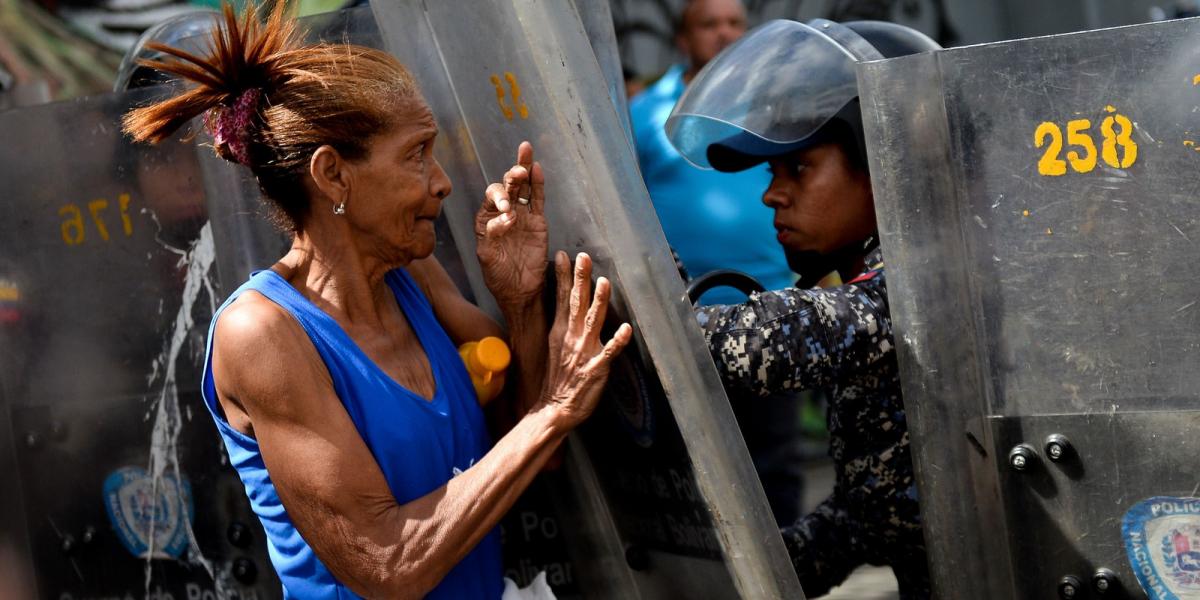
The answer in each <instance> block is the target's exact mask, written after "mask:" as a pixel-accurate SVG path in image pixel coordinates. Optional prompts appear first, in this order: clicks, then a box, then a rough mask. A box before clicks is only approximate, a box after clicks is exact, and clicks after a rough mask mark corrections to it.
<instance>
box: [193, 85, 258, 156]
mask: <svg viewBox="0 0 1200 600" xmlns="http://www.w3.org/2000/svg"><path fill="white" fill-rule="evenodd" d="M260 98H262V90H261V89H260V88H250V89H248V90H246V91H244V92H242V94H241V95H240V96H238V98H237V100H235V101H234V102H233V105H232V106H214V107H213V108H211V109H209V111H208V115H207V116H206V117H205V119H204V121H205V124H206V126H207V127H208V131H209V133H211V134H212V136H213V141H215V142H216V143H217V147H218V148H219V147H220V146H221V144H225V147H226V148H229V153H230V154H232V155H233V159H234V161H235V162H237V163H238V164H241V165H245V166H247V167H248V166H250V152H249V146H250V132H251V121H252V120H253V119H254V116H255V115H256V114H257V113H258V101H259V99H260Z"/></svg>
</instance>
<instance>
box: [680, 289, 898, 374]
mask: <svg viewBox="0 0 1200 600" xmlns="http://www.w3.org/2000/svg"><path fill="white" fill-rule="evenodd" d="M696 318H697V320H698V321H699V322H700V326H701V327H702V328H703V329H704V338H705V340H707V341H708V348H709V351H710V352H711V353H712V356H713V360H714V361H716V363H717V370H718V371H719V372H720V374H721V380H722V381H723V382H724V383H725V386H726V388H729V389H736V390H741V391H749V392H752V393H755V394H758V395H760V396H765V395H768V394H771V393H774V392H779V391H783V390H802V389H816V388H824V387H828V386H829V385H830V384H831V383H832V382H833V381H834V380H836V379H838V378H839V377H841V375H842V374H844V373H845V372H846V371H847V370H852V369H858V368H861V367H863V366H865V365H868V364H871V363H873V362H875V361H877V360H879V359H880V358H883V357H884V356H886V355H887V353H888V352H891V351H892V348H893V343H892V320H891V317H890V316H889V314H888V304H887V288H886V285H885V282H884V275H883V271H882V270H880V271H874V272H872V273H870V274H869V275H868V276H864V278H860V280H857V282H856V283H851V284H846V285H841V286H837V287H833V288H828V289H809V290H801V289H795V288H792V289H786V290H776V291H771V292H763V293H759V294H754V295H752V296H751V297H750V300H749V301H748V302H746V303H744V304H733V305H716V306H704V307H699V308H697V309H696Z"/></svg>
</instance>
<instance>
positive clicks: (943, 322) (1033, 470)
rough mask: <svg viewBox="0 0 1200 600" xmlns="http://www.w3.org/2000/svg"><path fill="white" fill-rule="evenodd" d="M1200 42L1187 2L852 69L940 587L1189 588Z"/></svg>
mask: <svg viewBox="0 0 1200 600" xmlns="http://www.w3.org/2000/svg"><path fill="white" fill-rule="evenodd" d="M1198 42H1200V21H1196V20H1185V21H1174V22H1167V23H1161V24H1152V25H1143V26H1133V27H1125V28H1119V29H1111V30H1103V31H1095V32H1085V33H1080V34H1071V35H1061V36H1053V37H1046V38H1036V39H1028V40H1019V41H1012V42H1003V43H997V44H988V45H982V46H973V47H967V48H960V49H950V50H944V51H939V52H936V53H931V54H922V55H917V56H911V57H905V58H899V59H895V60H890V61H882V62H875V63H868V64H865V65H861V66H860V68H859V83H860V89H861V91H862V106H863V117H864V127H865V132H866V137H867V140H868V144H869V146H870V148H869V154H870V166H871V177H872V183H873V187H874V193H875V202H876V206H877V210H878V214H879V226H880V233H881V234H882V246H883V248H884V253H885V257H886V260H887V264H888V277H889V282H888V283H889V287H890V289H889V298H890V302H891V310H892V316H893V319H894V323H895V333H896V335H895V339H896V343H897V346H898V348H897V350H898V353H899V359H900V366H901V369H902V378H903V383H904V394H905V396H904V397H905V405H906V408H907V410H908V421H909V424H910V429H911V433H912V435H913V441H912V444H913V448H914V456H915V462H916V468H917V476H918V483H919V488H920V494H921V506H922V516H923V518H924V520H925V537H926V541H927V543H928V545H929V559H930V563H931V568H932V572H933V576H934V580H935V592H937V595H938V597H941V598H1054V597H1061V598H1140V597H1144V596H1145V595H1149V596H1150V597H1152V598H1176V597H1179V598H1184V597H1187V598H1191V597H1195V595H1194V594H1195V593H1196V590H1197V589H1198V588H1200V577H1198V576H1197V574H1198V573H1200V563H1198V562H1197V561H1196V558H1197V557H1198V556H1200V555H1198V554H1196V551H1197V550H1200V545H1198V544H1197V541H1200V516H1198V514H1197V513H1198V512H1200V501H1197V500H1195V499H1194V497H1195V496H1197V491H1196V487H1197V486H1196V477H1195V473H1194V471H1193V470H1192V467H1191V459H1192V458H1193V457H1195V456H1196V455H1197V454H1198V453H1200V441H1198V440H1200V438H1198V437H1197V436H1196V435H1195V433H1194V429H1193V428H1194V424H1195V423H1196V422H1197V421H1198V420H1200V412H1198V411H1197V407H1198V406H1200V403H1197V395H1198V393H1200V392H1198V390H1200V369H1197V368H1196V366H1197V364H1198V362H1197V360H1198V358H1200V350H1198V343H1197V341H1196V336H1195V333H1194V332H1193V330H1192V327H1195V326H1196V325H1197V323H1200V305H1198V304H1197V292H1198V291H1200V286H1197V283H1196V279H1195V277H1194V276H1193V275H1192V274H1191V273H1190V270H1189V269H1188V268H1187V265H1189V263H1190V257H1191V254H1192V252H1194V249H1195V245H1194V243H1193V239H1195V238H1197V236H1200V210H1198V206H1197V203H1196V200H1195V197H1194V196H1195V189H1196V184H1195V177H1196V176H1195V173H1196V167H1197V166H1198V165H1200V153H1197V142H1198V141H1200V139H1198V137H1197V136H1198V133H1197V132H1200V117H1198V116H1197V110H1198V109H1197V106H1198V105H1200V87H1197V84H1198V83H1200V77H1197V73H1200V68H1198V65H1200V44H1198ZM1143 589H1144V590H1145V593H1143Z"/></svg>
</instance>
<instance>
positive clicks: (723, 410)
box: [0, 0, 802, 600]
mask: <svg viewBox="0 0 1200 600" xmlns="http://www.w3.org/2000/svg"><path fill="white" fill-rule="evenodd" d="M587 4H589V3H588V2H583V1H582V0H581V2H580V5H581V6H582V5H587ZM473 8H475V10H476V11H478V12H479V14H478V15H475V14H473V17H478V18H479V21H478V22H475V21H474V19H472V21H473V23H471V24H463V23H460V22H459V21H460V19H459V16H460V15H457V14H454V13H453V11H452V9H451V7H449V6H441V5H436V6H430V7H425V6H422V5H419V4H418V3H413V2H409V3H403V4H398V5H394V6H392V5H389V6H386V7H377V9H378V10H382V11H383V12H385V13H388V14H387V15H384V21H385V23H386V22H389V21H388V18H395V17H396V16H397V15H400V16H401V17H403V16H405V15H407V16H409V17H412V18H413V20H411V21H408V22H403V23H402V24H400V25H397V24H396V23H397V22H396V21H390V22H392V23H393V25H392V27H391V28H386V27H385V28H384V31H387V32H388V33H389V35H387V36H384V35H382V34H381V32H380V29H379V28H378V27H376V25H375V19H374V17H373V16H372V14H371V12H370V10H369V9H357V10H350V11H344V12H340V13H335V14H330V15H322V16H319V17H315V18H311V19H307V20H306V23H305V27H306V28H307V30H308V31H309V35H310V37H312V38H324V39H333V40H337V41H350V42H353V43H359V44H364V45H368V46H374V47H387V48H388V49H390V50H392V51H393V52H395V53H396V54H397V55H399V56H400V58H401V59H402V60H404V61H405V62H406V63H407V64H408V65H409V66H410V68H412V69H413V71H414V72H415V73H416V75H417V77H418V79H419V81H420V82H421V84H422V87H423V89H424V91H425V94H426V97H427V99H428V100H429V101H430V104H431V106H432V107H433V108H434V110H435V112H436V113H437V115H438V119H439V123H440V125H441V127H442V132H443V133H442V135H441V136H440V137H439V141H438V146H437V149H436V151H437V153H438V157H439V159H440V160H441V161H442V163H443V164H444V165H446V167H447V170H448V171H449V173H450V175H451V177H452V179H453V181H454V183H455V189H456V192H455V194H454V196H453V197H452V198H451V200H450V201H449V202H448V203H447V204H446V210H445V215H444V217H445V218H444V219H443V221H442V222H440V223H439V243H438V248H437V250H436V252H437V253H438V256H439V258H440V260H441V262H442V263H443V264H444V265H445V266H446V268H447V270H448V271H449V272H450V273H451V275H452V276H453V277H454V278H455V280H456V282H458V283H459V285H460V287H462V288H463V289H464V291H465V292H466V293H467V294H468V295H469V296H471V295H474V296H475V299H476V300H477V301H479V302H480V303H482V305H483V306H484V307H485V308H488V309H490V310H491V311H492V312H493V314H495V312H496V311H495V310H494V304H493V303H492V300H491V297H490V296H489V295H488V294H487V293H486V290H485V288H484V286H483V285H482V278H481V276H480V274H479V272H478V265H477V263H476V261H475V260H474V259H473V256H474V236H473V232H472V231H471V220H472V215H473V212H474V210H475V208H476V206H477V205H478V202H479V199H481V198H482V193H483V189H484V187H485V185H486V182H487V181H488V180H489V179H495V178H497V177H498V176H499V175H500V174H501V173H502V172H503V171H504V169H505V168H507V166H508V164H509V163H510V162H511V161H512V156H511V155H512V153H513V149H514V148H515V147H516V144H517V143H518V142H519V141H520V140H522V139H530V140H532V141H533V142H534V143H535V145H536V147H537V148H538V154H539V158H540V159H541V160H542V162H543V163H544V164H545V166H546V168H547V171H548V173H550V182H549V183H548V186H547V187H548V193H549V196H550V197H551V198H552V200H551V202H557V203H556V204H553V205H551V206H550V207H549V210H548V217H549V219H550V221H551V223H552V227H553V232H554V236H553V239H552V244H553V245H554V247H555V248H556V249H557V248H563V249H567V250H569V251H575V250H584V249H586V250H587V251H589V252H590V253H591V254H592V255H593V257H594V258H595V260H596V265H597V271H598V273H601V274H605V275H608V276H609V277H610V278H612V279H613V280H614V282H615V284H616V286H617V288H618V291H619V292H620V294H619V296H618V297H617V298H616V301H615V304H616V305H615V307H614V311H613V312H614V313H616V315H615V316H614V320H617V319H623V320H630V321H632V322H633V323H634V324H635V325H636V326H637V329H638V342H639V344H638V348H636V349H634V348H631V349H630V350H629V351H627V354H626V358H625V359H623V362H622V363H621V364H620V365H619V366H618V368H617V369H616V371H617V374H615V375H614V377H613V382H612V383H611V384H610V390H609V392H608V394H607V397H606V399H605V400H604V402H603V403H602V406H601V408H600V409H598V410H597V413H596V415H595V416H594V418H593V419H592V420H591V422H590V423H589V424H588V425H587V426H586V427H585V428H584V430H583V431H581V433H580V435H579V436H577V437H576V438H574V439H573V441H572V442H571V443H570V444H569V450H570V460H568V464H567V468H566V469H564V470H563V471H560V472H558V473H550V474H546V475H543V476H542V477H540V478H539V480H538V481H537V482H535V484H534V485H533V486H532V487H531V488H530V491H529V492H528V493H527V494H526V495H525V497H524V498H522V500H521V501H520V503H518V505H517V506H516V507H515V508H514V510H513V511H512V513H511V514H510V515H509V516H508V518H507V519H506V520H505V523H504V527H503V529H504V531H505V535H504V541H505V548H506V550H505V559H506V574H508V575H509V576H511V577H513V578H515V579H518V580H521V581H528V580H529V579H531V578H532V576H533V575H534V574H536V572H538V571H540V570H546V571H547V572H548V579H549V581H550V583H551V584H552V585H553V586H554V588H555V591H556V593H558V595H559V597H560V598H573V597H589V598H609V597H628V598H638V597H643V598H675V597H733V596H737V595H741V596H744V597H749V598H776V597H793V598H796V597H802V595H801V592H800V590H799V586H798V585H797V584H796V581H795V576H794V573H793V572H792V570H791V567H790V565H789V564H788V562H787V560H786V554H785V553H784V551H783V547H782V543H781V540H780V539H779V536H778V533H777V531H776V529H775V527H774V525H773V523H772V522H771V520H770V516H769V514H770V513H769V511H768V509H767V506H766V502H765V500H764V499H763V497H762V492H761V488H760V487H759V484H758V483H757V479H756V477H755V475H754V471H753V469H752V467H751V465H750V462H749V460H748V457H747V456H746V453H745V449H744V445H743V443H742V440H741V437H740V434H739V433H738V431H737V429H736V423H735V422H734V420H733V418H732V415H731V414H730V411H729V407H728V404H727V402H726V400H725V399H724V395H723V393H722V392H721V387H720V382H719V380H718V379H717V377H716V373H715V370H713V369H712V367H711V364H710V361H709V359H708V356H707V352H706V351H705V350H704V344H703V342H702V340H701V339H700V337H699V331H698V329H697V328H695V327H694V326H693V325H692V316H691V312H690V309H689V306H688V304H687V303H686V299H685V296H684V293H683V287H682V283H681V282H680V281H679V280H678V277H677V275H676V273H675V271H674V265H673V263H672V262H671V260H670V259H669V255H668V253H667V251H666V246H665V242H664V241H663V239H662V234H661V232H660V230H659V229H658V226H657V221H656V219H655V218H654V214H653V211H652V209H651V208H650V205H649V203H648V199H647V197H646V194H645V190H644V188H643V187H642V185H641V181H640V178H639V177H638V176H637V170H636V164H635V163H634V159H633V156H632V152H631V150H630V147H629V144H628V141H627V140H626V139H625V137H624V133H623V130H622V128H621V126H620V119H619V118H618V114H619V113H618V111H617V110H615V106H616V105H617V104H618V103H619V102H620V97H619V95H618V94H615V93H610V92H611V90H612V89H615V88H612V87H611V86H608V87H606V84H605V82H604V78H603V76H602V75H601V71H600V68H599V66H598V64H597V58H596V56H595V55H594V54H593V53H592V49H591V47H590V46H589V45H588V38H587V37H586V36H585V35H584V28H583V26H582V23H581V20H580V17H579V15H578V14H577V13H576V12H575V10H576V9H575V8H574V5H572V4H567V3H563V4H561V5H558V4H554V5H550V6H533V7H530V6H524V5H523V4H522V5H521V6H512V7H510V6H508V3H504V2H500V3H492V4H488V5H486V6H478V7H473ZM510 9H511V11H510ZM389 15H390V17H389ZM515 19H520V20H522V21H524V25H521V24H520V23H518V22H517V20H515ZM530 19H532V20H530ZM497 25H500V26H502V27H504V28H505V29H501V30H498V31H504V32H506V33H505V34H504V35H502V36H496V35H493V36H491V37H487V36H483V32H486V31H488V30H489V28H492V27H495V26H497ZM522 27H524V29H522ZM603 33H604V32H603V31H599V30H597V31H593V37H594V39H596V40H601V42H603V39H604V37H603ZM530 35H537V36H542V39H541V40H533V39H532V38H530V37H529V36H530ZM472 36H473V37H472ZM481 36H482V37H481ZM510 38H511V39H510ZM385 39H387V40H391V41H390V42H389V43H384V40H385ZM461 39H476V40H479V39H489V40H492V41H494V42H495V43H496V44H499V46H500V48H499V50H501V51H498V49H497V48H496V47H493V46H487V47H480V46H474V47H467V46H463V47H461V48H458V49H456V50H454V51H453V52H448V53H447V52H443V48H446V47H449V46H450V45H451V42H453V41H456V40H461ZM533 42H536V43H533ZM535 54H536V55H538V56H540V57H541V60H540V61H532V60H530V59H531V57H532V56H533V55H535ZM551 58H557V59H558V62H554V61H553V60H551ZM510 60H511V63H510V62H509V61H510ZM610 62H611V61H610ZM501 63H503V64H501ZM481 69H484V70H487V71H486V72H485V73H484V74H483V76H482V79H479V77H477V75H478V74H479V73H480V72H481ZM493 76H494V77H493ZM481 81H482V88H481V87H480V82H481ZM610 83H612V82H610ZM468 84H469V85H468ZM459 86H463V89H462V90H459V89H456V88H458V87H459ZM481 89H482V90H483V95H482V96H481V95H480V93H481V92H480V90H481ZM154 93H156V92H155V91H154V90H142V91H139V92H134V93H128V94H113V95H107V96H102V97H97V98H92V99H86V100H81V101H77V102H71V103H65V104H55V105H47V106H43V107H38V108H32V109H24V110H20V111H10V112H7V113H3V114H0V158H3V160H4V162H3V163H0V164H3V165H4V169H5V172H7V173H10V174H11V175H10V176H9V177H4V178H0V190H3V192H4V193H3V194H2V195H0V197H3V198H5V202H3V203H0V204H2V206H0V211H2V212H0V214H3V216H4V217H5V218H4V219H3V220H0V230H2V231H3V235H0V473H6V474H8V480H9V481H10V482H11V484H12V485H11V489H13V490H15V493H10V494H2V495H0V526H2V527H3V528H2V529H0V533H2V534H3V535H2V536H0V538H2V539H0V593H8V594H11V595H13V596H17V595H18V593H19V592H20V590H15V588H13V587H11V586H9V587H6V586H7V585H8V584H14V582H15V581H16V580H17V578H15V577H14V578H7V579H6V577H7V575H8V574H9V573H12V572H17V573H18V574H21V575H23V576H25V577H28V578H30V579H31V580H33V583H36V585H37V590H36V594H37V595H38V596H40V597H55V598H83V597H89V598H92V597H109V596H111V597H122V598H124V597H139V596H142V597H150V598H168V597H171V598H188V599H189V600H190V599H191V598H208V597H214V598H218V597H219V598H228V597H263V598H270V597H277V596H278V593H279V585H278V581H277V580H276V579H275V577H274V575H273V573H272V571H271V568H270V566H269V563H268V561H267V560H266V553H265V549H264V543H263V540H262V536H261V533H259V532H260V530H259V528H258V527H257V525H256V524H255V523H254V517H253V515H252V514H251V513H250V511H249V507H248V503H247V501H246V499H245V497H244V494H243V492H242V490H241V485H240V482H239V481H238V480H237V477H236V475H235V474H234V473H233V472H232V470H231V469H230V468H229V467H228V466H227V464H226V461H225V458H224V455H223V452H224V449H223V446H222V445H221V442H220V440H219V438H218V437H217V436H216V435H214V433H215V432H214V430H213V428H212V425H211V423H209V419H208V417H207V416H206V415H204V414H203V411H204V408H203V406H202V404H201V400H200V397H199V394H198V389H199V384H198V380H199V374H200V367H201V362H202V358H203V343H204V337H205V335H204V334H205V332H206V330H207V324H208V322H209V319H210V315H211V313H212V310H213V309H214V308H215V307H216V306H217V304H218V303H219V302H220V301H221V300H222V299H223V298H224V296H225V295H226V294H228V293H229V292H231V291H232V290H233V289H235V288H236V287H237V285H238V284H239V283H240V282H242V281H243V280H244V279H245V278H246V277H247V276H248V274H249V272H250V271H251V270H253V269H257V268H264V267H265V266H267V265H269V264H271V262H272V261H274V260H275V259H276V258H277V257H278V256H280V255H281V254H282V253H283V251H284V249H285V248H286V239H285V237H284V236H282V235H281V234H280V233H279V232H278V231H276V230H274V229H272V228H271V226H270V225H269V224H268V222H267V220H266V219H265V218H264V217H265V216H266V214H265V213H266V211H265V209H264V208H263V206H262V204H261V203H260V201H259V200H258V196H259V192H258V190H257V186H256V185H255V184H254V182H253V180H252V179H251V178H250V177H249V174H248V173H247V172H246V171H245V170H243V169H241V168H238V167H234V166H232V165H230V164H228V163H225V162H223V161H221V160H219V159H216V158H214V157H213V156H212V152H211V149H210V148H208V147H206V143H207V141H208V140H207V139H206V136H204V135H203V134H201V135H200V136H199V137H198V138H197V139H196V140H195V141H192V142H186V143H185V142H182V141H180V140H176V141H175V142H172V143H168V144H165V145H162V146H159V147H141V146H133V145H131V144H129V143H128V141H127V140H124V139H123V138H122V137H121V135H120V133H119V128H118V123H119V117H120V115H121V114H122V113H123V112H125V111H126V110H128V108H130V107H131V106H134V105H137V104H140V103H142V102H144V101H146V100H148V99H149V97H150V95H151V94H154ZM181 135H182V134H181ZM554 199H558V200H554ZM462 257H470V258H468V259H466V260H463V258H462ZM9 562H14V563H17V565H16V566H12V565H9V564H7V563H9ZM10 579H11V580H10Z"/></svg>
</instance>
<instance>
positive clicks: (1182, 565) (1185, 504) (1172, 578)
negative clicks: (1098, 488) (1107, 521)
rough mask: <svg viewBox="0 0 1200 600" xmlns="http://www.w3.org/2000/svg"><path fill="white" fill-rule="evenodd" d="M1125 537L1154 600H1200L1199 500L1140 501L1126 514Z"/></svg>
mask: <svg viewBox="0 0 1200 600" xmlns="http://www.w3.org/2000/svg"><path fill="white" fill-rule="evenodd" d="M1121 537H1122V539H1123V540H1124V542H1125V551H1126V553H1127V554H1128V556H1129V563H1130V566H1131V567H1132V568H1133V572H1134V574H1135V575H1136V576H1137V579H1138V583H1140V584H1141V586H1142V589H1143V590H1144V591H1145V592H1146V595H1147V596H1149V597H1150V598H1151V599H1152V600H1184V599H1200V498H1173V497H1168V496H1156V497H1154V498H1148V499H1146V500H1143V501H1141V502H1138V503H1137V504H1135V505H1134V506H1133V507H1132V508H1130V509H1129V511H1128V512H1126V513H1125V518H1124V519H1123V520H1122V523H1121Z"/></svg>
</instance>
